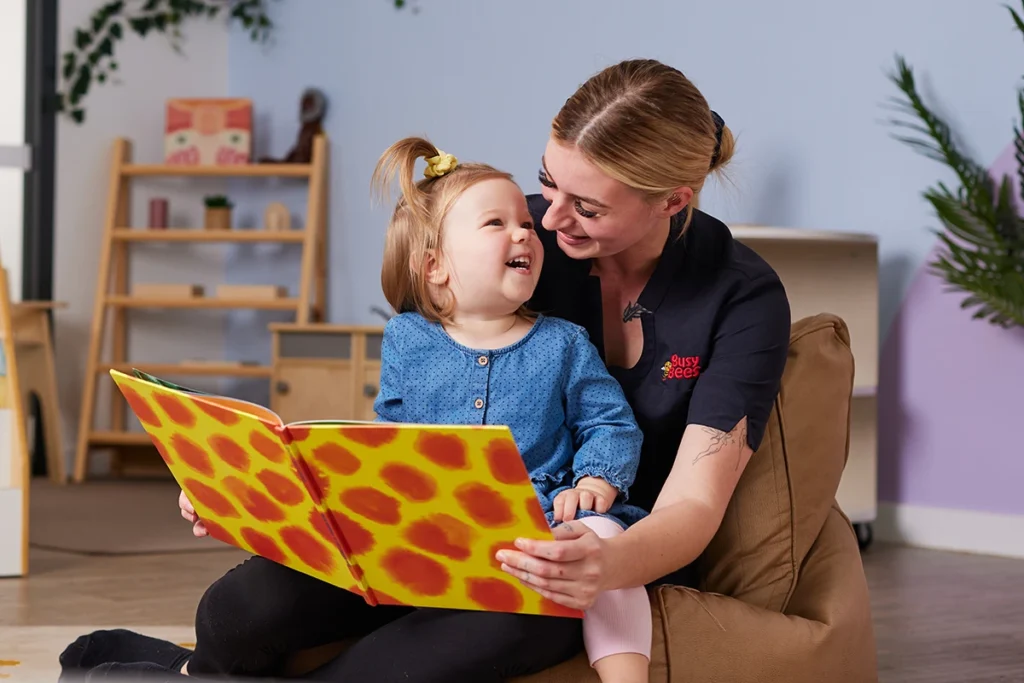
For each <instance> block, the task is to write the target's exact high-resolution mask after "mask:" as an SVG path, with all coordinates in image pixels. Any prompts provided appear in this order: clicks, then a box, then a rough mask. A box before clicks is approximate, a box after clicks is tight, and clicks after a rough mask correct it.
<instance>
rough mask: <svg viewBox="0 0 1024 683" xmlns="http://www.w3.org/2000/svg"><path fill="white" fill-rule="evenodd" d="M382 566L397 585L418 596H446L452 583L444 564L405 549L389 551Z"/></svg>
mask: <svg viewBox="0 0 1024 683" xmlns="http://www.w3.org/2000/svg"><path fill="white" fill-rule="evenodd" d="M381 566H382V567H383V568H384V571H386V572H387V573H388V574H389V575H390V576H391V578H392V580H394V581H395V583H398V584H400V585H401V586H403V587H405V588H407V589H408V590H409V591H411V592H413V593H415V594H417V595H433V596H437V595H444V594H445V593H447V592H448V587H449V586H450V585H451V581H452V579H451V576H450V575H449V574H448V570H447V569H445V566H444V565H443V564H441V563H440V562H438V561H437V560H432V559H430V558H429V557H427V556H425V555H420V554H419V553H414V552H413V551H411V550H406V549H405V548H392V549H391V550H389V551H388V552H387V553H386V554H385V555H384V558H383V559H382V560H381Z"/></svg>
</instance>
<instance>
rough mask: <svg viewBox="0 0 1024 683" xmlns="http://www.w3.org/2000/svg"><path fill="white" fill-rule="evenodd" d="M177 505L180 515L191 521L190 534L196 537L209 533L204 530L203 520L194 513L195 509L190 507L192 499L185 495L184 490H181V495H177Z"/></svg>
mask: <svg viewBox="0 0 1024 683" xmlns="http://www.w3.org/2000/svg"><path fill="white" fill-rule="evenodd" d="M178 507H179V508H181V516H182V517H184V518H185V519H187V520H188V521H190V522H192V534H193V535H194V536H196V537H197V538H202V537H203V536H207V535H209V533H210V532H209V531H207V530H206V526H205V525H204V524H203V521H202V520H201V519H199V515H197V514H196V509H195V508H194V507H192V501H190V500H189V499H188V496H186V495H185V491H184V490H182V492H181V495H179V496H178Z"/></svg>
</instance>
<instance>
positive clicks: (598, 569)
mask: <svg viewBox="0 0 1024 683" xmlns="http://www.w3.org/2000/svg"><path fill="white" fill-rule="evenodd" d="M552 532H553V533H554V535H555V540H554V541H535V540H529V539H522V538H521V539H517V540H516V547H517V548H518V549H519V551H518V552H517V551H515V550H501V551H499V552H498V553H497V555H496V557H497V559H498V561H499V562H501V563H502V564H501V568H502V570H503V571H505V572H507V573H508V574H511V575H512V576H514V577H516V578H517V579H519V581H520V582H521V583H522V584H523V585H524V586H526V587H528V588H532V589H533V590H535V591H537V592H538V593H540V594H541V595H543V596H544V597H545V598H547V599H549V600H552V601H554V602H557V603H558V604H560V605H564V606H566V607H570V608H573V609H579V610H587V609H589V608H590V607H591V606H592V605H593V604H594V600H595V599H596V598H597V596H598V594H599V593H601V592H602V591H605V590H607V589H608V586H609V583H610V581H611V558H612V552H611V546H610V545H609V543H608V541H607V540H606V539H602V538H600V537H599V536H598V535H597V534H595V533H594V532H593V530H592V529H590V527H588V526H586V525H585V524H582V523H580V522H579V521H575V522H567V523H565V524H560V525H558V526H556V527H555V528H554V529H552Z"/></svg>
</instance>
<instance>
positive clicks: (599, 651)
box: [580, 515, 652, 666]
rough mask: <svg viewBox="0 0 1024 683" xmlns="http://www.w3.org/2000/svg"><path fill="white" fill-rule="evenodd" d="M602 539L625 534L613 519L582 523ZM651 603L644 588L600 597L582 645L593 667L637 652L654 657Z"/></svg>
mask: <svg viewBox="0 0 1024 683" xmlns="http://www.w3.org/2000/svg"><path fill="white" fill-rule="evenodd" d="M580 521H581V522H583V523H584V524H586V525H587V526H588V527H590V528H591V529H593V530H594V533H596V534H597V535H598V536H600V537H601V538H611V537H612V536H616V535H618V534H621V533H622V527H621V526H619V525H618V524H616V523H615V522H613V521H612V520H610V519H606V518H604V517H597V516H594V515H591V516H589V517H584V518H583V519H581V520H580ZM651 630H652V626H651V603H650V599H649V598H648V597H647V589H646V588H644V587H643V586H637V587H635V588H620V589H618V590H613V591H607V592H605V593H601V595H599V596H597V600H596V601H595V602H594V606H593V607H591V608H590V609H589V610H587V611H586V613H585V614H584V617H583V643H584V645H585V646H586V648H587V657H589V658H590V664H591V666H593V664H594V662H596V661H597V660H599V659H601V658H603V657H607V656H608V655H615V654H624V653H627V652H629V653H636V654H640V655H643V656H644V657H647V659H650V658H651Z"/></svg>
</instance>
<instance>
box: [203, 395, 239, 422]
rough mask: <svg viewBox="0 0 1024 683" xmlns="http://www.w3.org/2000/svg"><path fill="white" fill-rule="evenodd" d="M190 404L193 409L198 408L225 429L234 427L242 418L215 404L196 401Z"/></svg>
mask: <svg viewBox="0 0 1024 683" xmlns="http://www.w3.org/2000/svg"><path fill="white" fill-rule="evenodd" d="M192 403H193V405H195V407H197V408H199V410H201V411H203V412H204V413H206V414H207V415H209V416H210V417H212V418H213V419H214V420H216V421H217V422H220V423H221V424H222V425H224V426H225V427H231V426H233V425H236V424H238V423H239V422H241V420H242V417H241V416H240V415H239V414H238V413H236V412H234V411H233V410H228V409H227V408H222V407H221V406H219V405H217V404H216V403H209V402H207V401H202V400H198V399H197V400H194V401H193V402H192Z"/></svg>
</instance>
